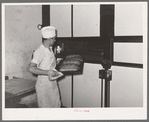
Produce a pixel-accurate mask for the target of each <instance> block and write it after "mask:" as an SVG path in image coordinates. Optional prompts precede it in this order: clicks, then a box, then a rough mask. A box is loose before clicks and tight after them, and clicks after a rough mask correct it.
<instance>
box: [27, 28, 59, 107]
mask: <svg viewBox="0 0 149 122" xmlns="http://www.w3.org/2000/svg"><path fill="white" fill-rule="evenodd" d="M41 34H42V36H43V42H42V44H41V45H40V47H39V48H38V49H37V50H36V51H35V52H34V54H33V59H32V61H31V64H30V67H29V71H30V72H32V73H34V74H37V75H38V78H37V83H36V86H35V88H36V93H37V101H38V107H39V108H60V107H61V101H60V95H59V89H58V86H57V81H56V80H54V81H53V80H50V79H49V77H48V75H49V73H51V71H52V70H53V69H54V68H55V67H56V59H55V55H54V53H53V51H52V46H53V45H54V42H55V41H56V40H55V37H56V29H55V27H53V26H46V27H43V28H42V29H41ZM49 71H50V72H49Z"/></svg>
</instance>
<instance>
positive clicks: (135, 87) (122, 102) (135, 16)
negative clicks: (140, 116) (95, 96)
mask: <svg viewBox="0 0 149 122" xmlns="http://www.w3.org/2000/svg"><path fill="white" fill-rule="evenodd" d="M142 10H143V5H141V4H116V5H115V36H138V35H143V11H142ZM114 61H117V62H126V63H140V64H143V44H141V43H114ZM112 72H113V76H112V77H113V79H112V82H111V107H142V106H143V69H139V68H128V67H117V66H113V67H112Z"/></svg>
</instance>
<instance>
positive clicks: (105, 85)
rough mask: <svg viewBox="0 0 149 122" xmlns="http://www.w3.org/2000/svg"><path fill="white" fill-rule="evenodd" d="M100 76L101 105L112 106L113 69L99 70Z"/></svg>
mask: <svg viewBox="0 0 149 122" xmlns="http://www.w3.org/2000/svg"><path fill="white" fill-rule="evenodd" d="M99 78H100V79H101V107H103V106H104V107H110V81H111V80H112V71H111V70H106V69H103V70H99ZM103 79H104V80H105V81H104V82H103ZM103 101H104V102H103Z"/></svg>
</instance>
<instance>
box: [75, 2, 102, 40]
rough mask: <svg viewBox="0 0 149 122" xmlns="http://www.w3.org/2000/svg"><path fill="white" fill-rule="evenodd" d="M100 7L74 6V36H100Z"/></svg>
mask: <svg viewBox="0 0 149 122" xmlns="http://www.w3.org/2000/svg"><path fill="white" fill-rule="evenodd" d="M99 15H100V5H99V4H97V5H74V6H73V36H74V37H81V36H100V16H99Z"/></svg>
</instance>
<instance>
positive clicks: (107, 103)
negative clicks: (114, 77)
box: [105, 71, 110, 107]
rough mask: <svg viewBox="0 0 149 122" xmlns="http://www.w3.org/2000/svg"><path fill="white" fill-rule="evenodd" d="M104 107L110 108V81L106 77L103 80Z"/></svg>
mask: <svg viewBox="0 0 149 122" xmlns="http://www.w3.org/2000/svg"><path fill="white" fill-rule="evenodd" d="M106 72H107V71H106ZM105 107H110V80H108V78H107V77H106V78H105Z"/></svg>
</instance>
